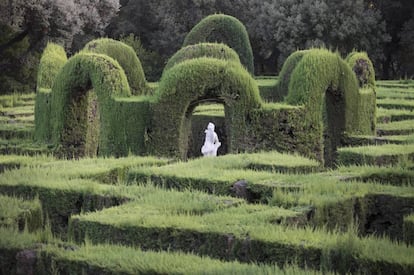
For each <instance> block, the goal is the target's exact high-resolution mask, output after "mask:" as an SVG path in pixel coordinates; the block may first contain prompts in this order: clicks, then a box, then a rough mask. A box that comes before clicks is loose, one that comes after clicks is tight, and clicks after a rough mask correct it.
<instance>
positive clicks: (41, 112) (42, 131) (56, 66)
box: [34, 43, 68, 142]
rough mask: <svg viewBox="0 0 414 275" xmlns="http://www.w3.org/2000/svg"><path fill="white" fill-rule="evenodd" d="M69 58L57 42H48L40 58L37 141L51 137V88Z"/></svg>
mask: <svg viewBox="0 0 414 275" xmlns="http://www.w3.org/2000/svg"><path fill="white" fill-rule="evenodd" d="M67 60H68V59H67V57H66V52H65V50H64V49H63V47H61V46H60V45H58V44H55V43H48V44H47V46H46V48H45V49H44V51H43V54H42V57H41V58H40V63H39V70H38V73H37V88H36V101H35V132H34V139H35V140H36V141H40V142H48V141H49V139H50V135H51V129H50V89H51V88H52V86H53V82H54V80H55V78H56V75H57V74H58V73H59V71H60V69H61V68H62V67H63V65H64V64H65V63H66V62H67Z"/></svg>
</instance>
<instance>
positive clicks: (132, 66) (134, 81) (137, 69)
mask: <svg viewBox="0 0 414 275" xmlns="http://www.w3.org/2000/svg"><path fill="white" fill-rule="evenodd" d="M83 49H84V50H85V51H89V52H94V53H99V54H105V55H107V56H109V57H112V58H113V59H115V60H116V61H118V63H119V64H120V65H121V67H122V68H123V69H124V71H125V74H126V76H127V78H128V83H129V86H130V87H131V93H132V94H133V95H142V94H146V93H147V91H148V88H147V81H146V79H145V74H144V70H143V69H142V65H141V61H140V60H139V59H138V57H137V55H136V53H135V51H134V49H133V48H132V47H130V46H128V45H126V44H125V43H122V42H121V41H118V40H113V39H110V38H100V39H95V40H92V41H90V42H89V43H87V44H86V45H85V47H84V48H83Z"/></svg>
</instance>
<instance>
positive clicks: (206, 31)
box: [183, 14, 254, 75]
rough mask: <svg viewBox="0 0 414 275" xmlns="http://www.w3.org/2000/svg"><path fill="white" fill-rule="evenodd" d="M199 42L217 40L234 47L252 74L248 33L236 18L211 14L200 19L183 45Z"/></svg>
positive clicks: (252, 64) (251, 54) (251, 56)
mask: <svg viewBox="0 0 414 275" xmlns="http://www.w3.org/2000/svg"><path fill="white" fill-rule="evenodd" d="M200 42H213V43H214V42H219V43H224V44H227V45H228V46H229V47H230V48H232V49H234V50H235V51H236V52H237V54H238V55H239V57H240V61H241V63H242V64H243V66H245V67H246V69H247V71H249V72H250V74H252V75H254V63H253V51H252V47H251V45H250V40H249V35H248V33H247V31H246V28H245V27H244V25H243V23H241V22H240V21H239V20H238V19H237V18H235V17H232V16H229V15H224V14H213V15H210V16H207V17H205V18H204V19H202V20H201V21H200V22H199V23H198V24H197V25H195V26H194V28H193V29H192V30H191V31H190V32H189V33H188V34H187V36H186V37H185V40H184V43H183V46H188V45H193V44H198V43H200Z"/></svg>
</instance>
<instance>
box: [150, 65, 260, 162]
mask: <svg viewBox="0 0 414 275" xmlns="http://www.w3.org/2000/svg"><path fill="white" fill-rule="evenodd" d="M203 101H214V102H218V103H222V104H224V108H225V114H226V129H227V131H226V132H227V133H228V135H227V138H228V147H229V152H238V151H242V150H243V148H244V147H243V143H244V141H245V139H246V134H247V124H248V121H247V120H248V114H249V112H250V111H251V110H253V109H255V108H259V107H260V106H261V99H260V96H259V89H258V87H257V84H256V81H255V80H254V79H253V78H252V77H251V76H250V74H249V73H248V72H247V71H246V70H245V69H244V68H243V67H242V66H241V65H240V64H239V63H236V62H231V61H226V60H219V59H215V58H206V57H203V58H195V59H190V60H186V61H184V62H182V63H180V64H177V65H175V66H173V67H172V68H171V69H169V70H168V71H167V72H166V73H165V75H164V76H163V77H162V79H161V82H160V85H159V88H158V90H157V94H156V100H155V103H154V106H153V122H152V132H151V133H150V151H151V153H154V154H156V155H164V156H173V157H179V158H185V157H186V153H187V147H188V130H189V128H191V127H189V118H190V117H191V114H192V112H193V110H194V108H195V107H196V106H197V105H198V104H200V103H201V102H203Z"/></svg>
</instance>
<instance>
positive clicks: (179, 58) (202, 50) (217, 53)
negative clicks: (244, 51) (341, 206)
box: [164, 43, 240, 72]
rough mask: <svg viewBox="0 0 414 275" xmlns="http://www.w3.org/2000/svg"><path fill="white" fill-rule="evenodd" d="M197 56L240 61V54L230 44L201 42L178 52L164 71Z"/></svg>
mask: <svg viewBox="0 0 414 275" xmlns="http://www.w3.org/2000/svg"><path fill="white" fill-rule="evenodd" d="M197 57H212V58H217V59H225V60H232V61H235V62H238V63H240V59H239V56H238V55H237V53H236V52H235V51H234V50H233V49H231V48H230V47H229V46H227V45H226V44H223V43H199V44H194V45H188V46H186V47H184V48H181V49H180V50H179V51H178V52H176V53H175V54H174V55H173V56H172V57H171V58H170V59H169V60H168V62H167V65H165V68H164V72H165V71H167V70H168V69H170V68H171V67H172V66H174V65H176V64H178V63H181V62H183V61H185V60H187V59H193V58H197Z"/></svg>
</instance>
